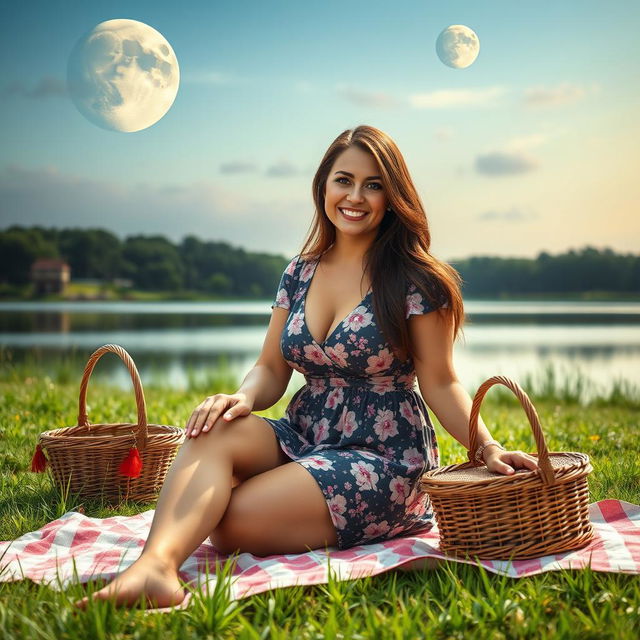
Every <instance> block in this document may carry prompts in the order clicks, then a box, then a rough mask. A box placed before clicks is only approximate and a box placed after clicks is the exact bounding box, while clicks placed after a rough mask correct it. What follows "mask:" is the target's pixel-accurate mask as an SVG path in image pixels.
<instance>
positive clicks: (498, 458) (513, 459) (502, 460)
mask: <svg viewBox="0 0 640 640" xmlns="http://www.w3.org/2000/svg"><path fill="white" fill-rule="evenodd" d="M482 457H483V458H484V461H485V464H486V465H487V469H489V471H493V472H494V473H502V474H504V475H506V476H510V475H513V474H514V473H515V470H516V469H531V470H532V471H535V470H536V469H537V468H538V460H537V458H534V457H533V456H531V455H529V454H528V453H525V452H524V451H503V450H502V449H498V447H495V446H488V447H487V448H486V449H485V450H484V451H483V452H482Z"/></svg>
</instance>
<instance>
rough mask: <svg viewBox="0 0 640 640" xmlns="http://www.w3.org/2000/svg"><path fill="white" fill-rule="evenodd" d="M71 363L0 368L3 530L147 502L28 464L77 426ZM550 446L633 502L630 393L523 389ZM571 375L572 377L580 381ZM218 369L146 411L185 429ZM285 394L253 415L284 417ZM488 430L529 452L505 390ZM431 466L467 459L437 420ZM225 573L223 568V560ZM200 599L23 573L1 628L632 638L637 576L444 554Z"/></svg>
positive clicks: (226, 383) (152, 399)
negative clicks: (175, 603) (56, 581)
mask: <svg viewBox="0 0 640 640" xmlns="http://www.w3.org/2000/svg"><path fill="white" fill-rule="evenodd" d="M80 375H81V370H78V371H74V370H72V369H70V367H69V365H68V364H67V365H64V364H61V365H60V367H59V368H58V369H57V371H55V372H54V373H53V374H52V375H50V376H43V375H41V374H40V370H39V369H38V368H36V367H34V366H33V365H28V364H27V365H12V364H11V362H10V361H9V360H6V359H5V360H3V362H2V367H1V368H0V397H1V398H2V401H1V404H0V437H1V438H2V446H1V447H0V539H2V540H9V539H13V538H16V537H18V536H20V535H22V534H23V533H26V532H27V531H31V530H34V529H37V528H39V527H41V526H43V525H44V524H45V523H46V522H49V521H51V520H53V519H55V518H57V517H59V516H61V515H62V514H63V513H65V512H66V511H69V510H71V509H79V508H82V509H84V511H85V513H86V514H87V515H89V516H94V517H107V516H109V515H116V514H121V515H125V514H134V513H137V512H139V511H143V510H146V509H149V508H153V504H145V505H140V504H126V505H122V506H120V507H118V508H117V509H112V508H109V507H106V506H104V505H100V504H99V503H92V502H82V503H81V502H79V501H77V500H73V499H64V497H63V496H62V495H61V494H60V492H59V491H57V490H56V489H55V488H54V487H53V486H52V483H51V479H50V476H49V474H48V473H47V474H32V473H30V472H29V471H28V467H29V463H30V459H31V455H32V453H33V449H34V445H35V442H36V438H37V435H38V434H39V433H40V432H41V431H44V430H47V429H52V428H57V427H61V426H70V425H73V424H75V421H76V412H77V394H78V384H79V380H80ZM521 384H522V386H523V387H524V388H525V390H527V392H528V393H529V395H530V397H531V400H532V401H533V403H534V404H535V406H536V408H537V410H538V414H539V416H540V420H541V424H542V427H543V429H544V432H545V436H546V439H547V444H548V446H549V449H550V450H551V451H581V452H584V453H587V454H588V455H589V456H590V458H591V462H592V465H593V467H594V472H593V473H592V474H591V475H590V476H589V487H590V492H591V499H590V502H595V501H597V500H601V499H604V498H619V499H622V500H626V501H629V502H634V503H636V504H638V503H640V455H639V451H640V445H639V443H638V437H637V434H638V415H639V411H638V410H639V409H640V401H639V400H638V396H637V394H636V393H635V392H634V391H633V390H630V389H628V388H623V387H622V386H618V387H616V388H615V389H614V391H613V392H612V393H610V394H609V395H608V397H606V398H599V399H596V400H594V401H593V402H592V403H591V404H589V405H586V406H585V405H581V404H578V403H577V402H576V401H575V400H576V397H575V394H576V390H575V384H576V383H575V381H574V383H572V386H571V387H567V386H566V385H565V386H564V387H562V388H554V384H555V381H554V380H553V379H549V377H548V376H547V379H546V382H544V383H543V384H541V385H539V389H538V391H539V393H537V394H536V393H534V392H533V391H532V390H531V389H530V388H528V387H527V385H526V384H524V383H523V382H521ZM579 386H580V383H579V382H578V387H579ZM234 390H235V386H234V385H233V384H231V382H230V380H229V376H228V375H227V374H225V372H217V373H216V372H214V373H212V376H211V378H210V380H209V381H208V382H207V383H206V384H203V383H200V384H199V385H195V384H194V385H192V387H191V388H190V389H189V390H188V391H180V392H178V391H173V390H171V389H167V388H161V387H149V386H148V387H147V388H146V389H145V391H146V398H147V409H148V414H149V420H150V421H151V422H154V423H159V424H172V425H177V426H184V423H185V421H186V419H187V417H188V416H189V414H190V413H191V410H192V409H193V407H195V406H196V405H197V404H198V403H199V402H200V401H201V400H202V398H203V397H204V395H209V394H210V393H214V392H232V391H234ZM88 401H89V405H90V412H89V416H90V419H91V420H93V421H94V422H121V421H127V420H132V419H133V416H134V415H135V408H134V401H133V394H132V393H130V392H126V391H122V390H119V389H113V388H109V387H106V386H99V385H97V384H93V383H91V384H90V387H89V400H88ZM287 402H288V398H286V397H285V398H283V399H282V400H281V401H280V402H279V403H278V404H277V405H276V406H274V407H272V408H271V409H269V410H268V411H264V412H260V414H261V415H268V416H273V417H278V416H281V415H282V414H283V412H284V408H285V407H286V404H287ZM481 413H482V417H483V419H484V421H485V423H486V424H487V426H488V427H489V430H490V431H491V432H492V435H493V436H494V437H495V438H497V439H498V440H500V441H502V442H503V443H504V444H505V446H507V447H508V448H511V449H522V450H525V451H534V449H533V447H534V444H533V438H532V436H531V431H530V428H529V426H528V423H527V422H526V417H525V415H524V412H523V411H522V409H521V408H520V407H519V404H517V401H516V400H515V397H513V396H512V395H510V392H509V391H507V390H506V389H505V390H504V391H503V390H501V389H500V390H496V389H495V388H494V389H492V390H491V391H490V392H489V394H488V395H487V397H486V399H485V402H484V403H483V406H482V412H481ZM435 424H436V430H437V434H438V440H439V445H440V451H441V462H442V464H453V463H456V462H462V461H464V460H465V459H466V456H465V453H466V452H465V451H464V449H463V448H462V447H461V446H460V445H459V443H457V442H456V441H455V440H454V439H453V438H452V437H451V436H450V435H449V434H448V433H447V432H446V431H444V429H442V427H441V426H440V425H439V424H438V423H437V421H435ZM227 569H228V567H227ZM218 585H219V589H218V591H216V592H215V593H211V594H208V595H200V594H196V595H195V598H194V601H193V602H192V606H191V607H190V608H189V609H188V610H186V611H176V612H173V613H170V614H165V615H148V614H145V612H144V611H142V610H139V609H133V610H121V609H115V608H114V607H113V606H112V605H111V604H109V603H106V602H102V603H97V604H94V605H92V606H90V607H89V608H88V610H87V611H85V612H79V611H76V610H75V609H74V608H73V607H72V606H71V602H73V600H75V599H76V598H78V597H79V596H80V595H81V594H83V593H84V587H82V586H80V585H74V586H72V587H70V588H69V589H68V590H67V591H64V592H57V591H54V590H51V589H48V588H46V587H40V586H37V585H34V584H31V583H29V582H15V583H3V584H1V585H0V637H2V638H42V639H49V638H50V639H51V640H53V639H55V640H59V639H63V638H73V639H76V638H96V639H99V638H180V639H181V640H182V639H187V638H241V639H244V638H246V639H256V640H257V639H260V638H283V639H284V638H287V639H288V638H309V639H315V638H345V639H351V638H353V639H358V638H394V639H398V638H465V639H466V638H474V639H475V638H561V639H564V638H581V639H583V640H586V639H590V638H612V639H616V640H618V639H625V638H637V637H638V628H640V580H639V579H638V576H629V575H621V574H603V573H597V572H593V571H591V570H589V569H586V570H579V571H553V572H549V573H545V574H541V575H538V576H534V577H531V578H521V579H517V580H514V579H512V578H507V577H503V576H497V575H495V574H491V573H488V572H486V571H484V570H483V569H482V568H479V567H475V566H470V565H465V564H461V563H449V564H447V565H445V566H444V567H441V568H439V569H437V570H431V571H429V570H421V571H414V572H396V571H390V572H387V573H385V574H382V575H379V576H374V577H372V578H364V579H359V580H351V581H344V582H338V581H335V580H333V579H332V580H331V581H330V583H329V584H327V585H315V586H304V587H290V588H283V589H276V590H274V591H270V592H266V593H263V594H260V595H257V596H252V597H250V598H246V599H243V600H240V601H237V602H230V601H229V599H228V597H227V593H226V592H225V589H224V588H223V585H224V580H220V581H219V582H218Z"/></svg>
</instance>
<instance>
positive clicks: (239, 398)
mask: <svg viewBox="0 0 640 640" xmlns="http://www.w3.org/2000/svg"><path fill="white" fill-rule="evenodd" d="M251 409H253V402H252V401H251V400H250V399H249V398H247V396H246V394H244V393H242V392H238V393H232V394H230V395H229V394H226V393H216V394H215V395H213V396H209V397H208V398H205V399H204V400H203V401H202V402H201V403H200V404H199V405H198V406H197V407H196V408H195V409H194V410H193V413H192V414H191V417H190V418H189V420H188V422H187V426H186V433H185V435H186V437H187V438H195V437H196V436H197V435H198V434H199V433H201V432H205V433H206V432H207V431H209V429H211V427H212V426H213V425H214V424H215V421H216V420H217V419H218V418H219V417H220V416H221V415H222V414H224V420H225V421H226V422H230V421H231V420H233V419H234V418H236V417H237V416H247V415H249V414H250V413H251Z"/></svg>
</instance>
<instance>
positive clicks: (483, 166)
mask: <svg viewBox="0 0 640 640" xmlns="http://www.w3.org/2000/svg"><path fill="white" fill-rule="evenodd" d="M537 166H538V162H537V160H535V159H534V158H531V157H530V156H528V155H526V154H524V153H515V152H508V151H492V152H490V153H485V154H482V155H479V156H477V157H476V162H475V168H476V171H477V172H478V173H481V174H483V175H487V176H503V175H512V174H517V173H526V172H529V171H532V170H533V169H535V168H536V167H537Z"/></svg>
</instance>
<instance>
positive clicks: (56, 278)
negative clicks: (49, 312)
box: [31, 258, 71, 295]
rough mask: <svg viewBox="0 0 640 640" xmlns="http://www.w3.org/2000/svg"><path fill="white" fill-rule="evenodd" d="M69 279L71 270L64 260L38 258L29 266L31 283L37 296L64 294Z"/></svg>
mask: <svg viewBox="0 0 640 640" xmlns="http://www.w3.org/2000/svg"><path fill="white" fill-rule="evenodd" d="M70 278H71V269H70V267H69V265H68V264H67V263H66V262H65V261H64V260H58V259H57V258H39V259H38V260H36V261H35V262H34V263H33V264H32V265H31V281H32V282H33V284H34V286H35V290H36V294H37V295H47V294H49V293H64V289H65V287H66V286H67V284H69V280H70Z"/></svg>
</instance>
